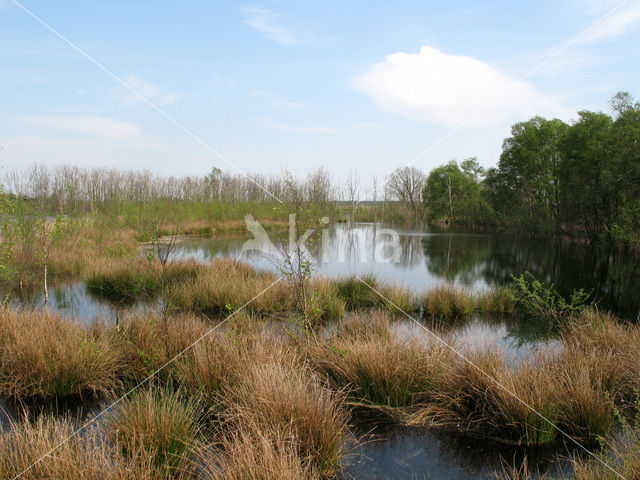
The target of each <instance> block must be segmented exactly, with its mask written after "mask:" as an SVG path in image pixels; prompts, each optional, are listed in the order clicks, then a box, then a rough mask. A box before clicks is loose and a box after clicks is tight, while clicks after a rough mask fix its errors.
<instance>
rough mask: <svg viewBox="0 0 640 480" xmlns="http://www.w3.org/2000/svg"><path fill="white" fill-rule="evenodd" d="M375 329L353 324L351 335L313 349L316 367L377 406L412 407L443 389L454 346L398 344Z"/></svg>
mask: <svg viewBox="0 0 640 480" xmlns="http://www.w3.org/2000/svg"><path fill="white" fill-rule="evenodd" d="M371 333H372V332H371V331H370V330H369V331H367V330H364V331H363V330H362V328H361V327H360V328H356V329H355V331H354V329H353V328H352V329H351V332H350V333H349V334H348V335H340V334H338V336H337V337H335V338H333V339H330V340H329V341H327V342H325V343H323V344H320V345H317V346H312V347H310V349H309V355H310V358H311V361H312V364H313V366H314V368H316V369H317V370H318V371H319V372H321V373H322V374H323V375H326V376H327V377H328V378H329V379H330V381H331V383H332V385H333V386H334V388H337V389H347V391H348V392H349V396H350V397H351V398H353V399H355V400H358V401H361V402H364V403H368V404H371V405H372V406H388V407H409V406H413V405H416V404H418V403H420V402H423V401H425V399H426V398H428V397H430V396H431V395H432V394H433V393H434V392H435V391H436V390H437V389H438V387H439V385H440V383H441V382H442V375H443V374H444V373H445V371H446V370H445V367H446V365H447V364H448V362H450V361H451V358H452V357H451V354H450V351H449V350H447V349H445V348H444V347H440V346H436V345H431V346H429V347H426V346H424V345H421V344H419V343H418V342H416V341H409V342H399V341H396V340H395V339H393V338H391V337H390V336H387V335H386V334H384V333H383V332H381V331H380V330H377V331H376V330H374V331H373V333H374V334H373V335H371Z"/></svg>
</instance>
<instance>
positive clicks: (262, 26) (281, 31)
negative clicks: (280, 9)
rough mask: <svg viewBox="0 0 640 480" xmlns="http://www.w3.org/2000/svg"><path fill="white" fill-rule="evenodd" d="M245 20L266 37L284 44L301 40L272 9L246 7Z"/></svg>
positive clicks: (292, 43) (289, 44) (296, 42)
mask: <svg viewBox="0 0 640 480" xmlns="http://www.w3.org/2000/svg"><path fill="white" fill-rule="evenodd" d="M244 13H245V19H244V22H245V23H246V24H247V25H249V26H250V27H252V28H254V29H255V30H257V31H259V32H260V33H263V34H264V36H265V37H267V38H268V39H270V40H273V41H275V42H278V43H281V44H282V45H288V46H292V45H296V44H298V43H299V42H300V39H299V38H298V36H297V35H296V34H295V33H294V32H292V31H291V29H289V28H287V27H285V26H283V25H281V24H280V18H279V17H278V16H277V15H275V14H273V13H272V12H271V11H269V10H267V9H264V8H258V7H251V8H245V9H244Z"/></svg>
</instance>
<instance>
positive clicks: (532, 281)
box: [511, 272, 592, 320]
mask: <svg viewBox="0 0 640 480" xmlns="http://www.w3.org/2000/svg"><path fill="white" fill-rule="evenodd" d="M511 278H512V279H513V285H512V288H511V290H512V292H513V295H514V298H515V300H516V305H517V307H518V309H519V310H520V311H521V312H522V313H523V314H525V315H527V316H530V317H532V318H547V319H551V320H561V319H563V318H567V317H568V316H570V315H575V314H578V313H580V312H582V311H583V310H585V309H586V308H587V307H588V306H589V305H588V303H587V301H588V300H589V297H591V293H592V292H585V291H584V290H583V289H582V288H581V289H579V290H574V291H573V292H572V294H571V297H570V298H569V299H565V298H564V297H562V296H561V295H560V294H559V293H558V291H557V290H556V289H555V287H554V286H553V284H551V285H545V284H543V283H542V282H540V281H539V280H537V279H536V278H535V277H534V276H533V275H532V274H531V273H529V272H526V273H523V274H522V275H520V276H519V277H515V276H512V277H511Z"/></svg>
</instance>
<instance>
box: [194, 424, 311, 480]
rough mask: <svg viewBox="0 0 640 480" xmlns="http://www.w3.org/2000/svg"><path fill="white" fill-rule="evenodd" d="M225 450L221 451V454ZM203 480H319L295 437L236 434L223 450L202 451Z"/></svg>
mask: <svg viewBox="0 0 640 480" xmlns="http://www.w3.org/2000/svg"><path fill="white" fill-rule="evenodd" d="M220 447H222V451H220ZM199 462H200V464H201V467H200V470H201V477H200V478H202V479H203V480H247V479H251V480H319V479H320V476H319V475H318V474H317V473H316V471H315V470H314V468H313V464H312V461H311V459H310V458H301V457H300V454H299V446H298V443H297V441H296V438H295V434H294V433H292V432H287V431H286V429H283V432H268V433H265V432H261V431H260V429H259V428H249V429H248V431H247V430H237V431H235V432H232V433H231V434H230V435H229V436H227V437H225V438H224V439H223V441H222V444H221V445H220V446H215V447H209V448H205V449H202V451H201V453H200V460H199Z"/></svg>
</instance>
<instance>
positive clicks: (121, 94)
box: [113, 75, 178, 106]
mask: <svg viewBox="0 0 640 480" xmlns="http://www.w3.org/2000/svg"><path fill="white" fill-rule="evenodd" d="M124 80H125V83H126V84H127V85H129V86H130V87H131V88H133V89H134V90H135V91H137V92H138V93H139V94H140V95H142V96H143V97H144V98H146V99H147V100H149V101H150V102H151V103H154V104H156V105H158V106H164V105H169V104H171V103H174V102H175V101H176V100H177V99H178V96H177V95H175V94H173V93H170V92H167V91H166V90H165V89H163V88H162V87H159V86H157V85H154V84H153V83H150V82H147V81H145V80H143V79H141V78H140V77H139V76H138V75H127V76H126V77H125V79H124ZM113 94H114V96H115V97H116V99H118V100H119V101H120V102H122V103H124V104H125V105H132V104H134V103H136V102H140V101H142V99H141V98H140V97H139V96H138V95H136V94H135V93H133V92H132V91H131V90H128V89H127V88H125V87H124V86H119V87H117V88H116V89H114V91H113Z"/></svg>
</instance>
